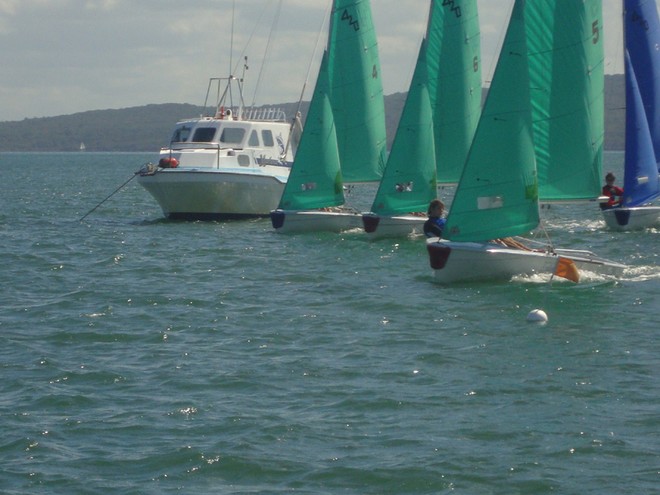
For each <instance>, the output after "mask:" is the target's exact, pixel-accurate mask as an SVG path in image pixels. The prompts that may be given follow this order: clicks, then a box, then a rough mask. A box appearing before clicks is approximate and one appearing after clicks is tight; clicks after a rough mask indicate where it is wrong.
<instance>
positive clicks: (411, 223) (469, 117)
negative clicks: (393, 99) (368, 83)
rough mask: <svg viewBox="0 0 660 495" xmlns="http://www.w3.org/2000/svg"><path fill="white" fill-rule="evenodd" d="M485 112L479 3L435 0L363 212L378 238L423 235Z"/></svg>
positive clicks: (454, 179) (366, 227)
mask: <svg viewBox="0 0 660 495" xmlns="http://www.w3.org/2000/svg"><path fill="white" fill-rule="evenodd" d="M480 110H481V64H480V45H479V18H478V15H477V2H476V0H457V1H455V2H441V1H440V0H432V1H431V3H430V10H429V19H428V25H427V29H426V36H425V37H424V40H423V41H422V44H421V46H420V50H419V55H418V58H417V64H416V66H415V71H414V74H413V78H412V81H411V83H410V89H409V90H408V96H407V99H406V103H405V106H404V109H403V112H402V114H401V118H400V120H399V126H398V129H397V132H396V135H395V138H394V142H393V144H392V149H391V152H390V155H389V157H388V159H387V164H386V167H385V171H384V173H383V178H382V179H381V182H380V186H379V188H378V192H377V193H376V196H375V198H374V201H373V204H372V206H371V211H370V212H368V213H365V214H363V216H362V222H363V225H364V230H365V231H366V232H367V234H369V236H370V237H372V238H381V237H398V236H405V235H411V234H421V233H422V231H423V226H424V222H425V221H426V216H425V214H424V212H426V209H427V207H428V205H429V202H430V201H431V200H432V199H434V198H436V197H437V183H438V182H441V183H444V184H452V183H453V184H455V183H456V182H458V179H459V177H460V172H461V170H462V167H463V164H464V163H465V158H466V156H467V152H468V150H469V147H470V143H471V142H472V137H473V135H474V130H475V128H476V124H477V122H478V117H479V113H480Z"/></svg>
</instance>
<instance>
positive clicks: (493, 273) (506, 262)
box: [427, 238, 625, 283]
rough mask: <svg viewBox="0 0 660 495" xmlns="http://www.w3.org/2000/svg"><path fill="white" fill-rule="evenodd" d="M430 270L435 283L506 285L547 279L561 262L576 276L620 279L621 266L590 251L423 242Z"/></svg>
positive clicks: (476, 243) (430, 240)
mask: <svg viewBox="0 0 660 495" xmlns="http://www.w3.org/2000/svg"><path fill="white" fill-rule="evenodd" d="M427 250H428V253H429V258H430V263H431V268H432V269H433V273H434V277H435V281H436V282H439V283H454V282H474V281H497V280H500V281H509V280H511V278H513V277H514V276H517V275H526V276H534V275H541V276H544V275H547V277H548V280H549V279H550V278H551V277H552V276H553V275H554V274H555V272H557V268H558V264H559V262H560V260H561V259H568V260H570V261H572V262H573V263H574V264H575V267H576V268H577V270H578V272H579V271H580V270H585V271H589V272H592V273H597V274H601V275H611V276H620V275H621V274H622V273H623V271H624V269H625V265H621V264H618V263H615V262H611V261H609V260H605V259H602V258H598V257H597V256H596V255H594V254H593V253H591V252H590V251H581V250H556V251H554V252H548V251H526V250H521V249H515V248H510V247H506V246H502V245H499V244H495V243H491V242H483V243H482V242H452V241H446V240H443V239H437V238H436V239H429V240H428V241H427Z"/></svg>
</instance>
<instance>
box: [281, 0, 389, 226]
mask: <svg viewBox="0 0 660 495" xmlns="http://www.w3.org/2000/svg"><path fill="white" fill-rule="evenodd" d="M322 79H325V80H322ZM314 100H318V101H314ZM325 100H327V102H328V103H329V105H330V108H329V109H328V108H325V103H323V102H324V101H325ZM312 106H315V107H316V108H315V109H312V108H311V107H312ZM312 110H314V111H312ZM331 121H332V122H331ZM307 133H309V134H310V135H314V134H318V133H320V135H316V136H310V137H306V134H307ZM305 141H307V144H305ZM321 145H322V147H321ZM316 146H318V149H315V147H316ZM331 146H334V147H335V150H331V149H330V147H331ZM385 146H386V133H385V103H384V98H383V87H382V81H381V77H380V61H379V58H378V45H377V42H376V32H375V29H374V26H373V22H372V18H371V7H370V4H369V1H368V0H334V2H333V5H332V13H331V19H330V27H329V34H328V43H327V47H326V51H325V54H324V57H323V62H322V65H321V69H320V70H319V76H318V78H317V84H316V88H315V91H314V96H313V98H312V103H310V111H309V115H308V117H307V120H306V122H305V132H304V133H303V136H302V138H301V143H300V148H299V150H298V153H297V155H296V158H295V160H294V163H293V165H292V167H291V174H290V176H289V181H288V182H287V185H286V187H285V188H284V192H283V193H282V197H281V199H280V203H279V206H278V208H277V209H276V210H274V211H272V212H271V214H270V216H271V222H272V225H273V228H275V230H276V231H277V232H281V233H292V232H320V231H329V232H341V231H345V230H351V229H355V228H359V227H361V222H362V217H361V215H360V214H359V212H357V211H353V210H349V209H346V208H342V206H343V205H344V194H343V191H342V189H343V187H344V181H346V182H351V183H361V182H374V181H377V180H379V179H380V177H381V175H382V169H383V164H384V156H385ZM303 147H305V148H304V149H303ZM335 162H337V163H335ZM338 164H340V167H341V169H340V170H339V171H338V172H335V169H336V168H337V166H338ZM328 191H332V194H328Z"/></svg>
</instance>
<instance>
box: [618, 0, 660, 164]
mask: <svg viewBox="0 0 660 495" xmlns="http://www.w3.org/2000/svg"><path fill="white" fill-rule="evenodd" d="M624 33H625V44H626V50H627V51H628V52H629V53H630V62H631V66H632V69H633V71H634V72H635V77H636V79H637V84H638V86H639V94H640V96H641V100H642V103H643V108H644V112H645V113H646V119H647V121H648V127H649V132H650V133H651V140H652V142H653V148H654V150H655V161H656V164H657V163H658V162H660V51H659V50H658V46H660V21H659V20H658V11H657V7H656V2H655V0H624Z"/></svg>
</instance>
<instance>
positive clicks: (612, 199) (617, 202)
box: [600, 172, 623, 210]
mask: <svg viewBox="0 0 660 495" xmlns="http://www.w3.org/2000/svg"><path fill="white" fill-rule="evenodd" d="M614 181H616V177H614V174H613V173H612V172H608V173H607V175H606V176H605V185H604V186H603V196H607V197H608V198H609V199H608V200H607V202H602V203H601V204H600V207H601V209H603V210H608V209H610V208H614V207H616V206H621V199H623V189H621V188H620V187H619V186H615V185H614Z"/></svg>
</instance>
